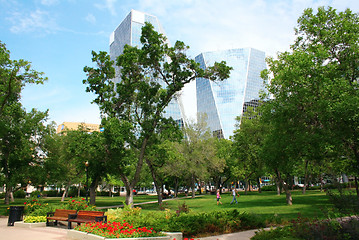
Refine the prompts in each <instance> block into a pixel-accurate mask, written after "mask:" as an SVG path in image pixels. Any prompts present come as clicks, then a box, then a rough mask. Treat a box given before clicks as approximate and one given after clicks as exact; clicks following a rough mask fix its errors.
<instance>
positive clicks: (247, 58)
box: [196, 48, 266, 139]
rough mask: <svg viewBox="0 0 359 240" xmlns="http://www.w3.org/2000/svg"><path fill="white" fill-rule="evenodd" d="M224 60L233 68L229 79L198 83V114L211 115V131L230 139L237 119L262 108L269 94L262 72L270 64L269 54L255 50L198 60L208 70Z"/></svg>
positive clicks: (211, 54)
mask: <svg viewBox="0 0 359 240" xmlns="http://www.w3.org/2000/svg"><path fill="white" fill-rule="evenodd" d="M223 60H224V61H226V62H227V65H228V66H231V67H233V70H232V71H231V74H230V78H229V79H226V80H225V81H223V82H211V81H209V80H208V79H203V78H198V79H196V93H197V113H206V114H207V117H208V119H207V124H208V127H209V128H210V129H211V131H212V132H213V134H214V135H215V136H217V137H219V138H226V139H228V138H229V137H230V136H232V135H233V131H234V130H235V124H236V120H235V118H236V117H237V116H240V115H242V114H243V112H244V111H246V109H247V107H248V106H252V107H257V106H258V100H259V93H260V90H263V91H264V90H265V88H264V84H263V80H262V79H261V78H260V72H261V71H262V70H263V69H265V68H266V63H265V53H264V52H262V51H259V50H256V49H253V48H243V49H230V50H224V51H216V52H206V53H201V54H200V55H198V56H197V57H196V61H197V62H198V63H200V64H201V67H202V68H204V69H205V68H207V67H208V66H211V65H213V64H214V62H220V61H223Z"/></svg>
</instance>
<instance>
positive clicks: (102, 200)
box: [0, 191, 332, 221]
mask: <svg viewBox="0 0 359 240" xmlns="http://www.w3.org/2000/svg"><path fill="white" fill-rule="evenodd" d="M239 194H240V197H237V200H238V204H232V205H230V202H231V200H232V196H231V195H230V193H223V194H222V195H221V196H222V199H221V202H222V203H223V204H222V205H219V206H217V202H216V196H215V195H196V198H195V199H192V198H179V199H173V200H165V201H164V202H163V205H162V207H163V208H167V209H171V210H173V211H176V210H177V209H178V207H179V205H182V204H183V203H185V205H187V206H188V207H189V209H190V211H193V212H209V211H215V210H219V211H220V210H230V209H238V210H239V211H240V212H247V213H255V214H257V215H260V216H262V217H264V218H267V219H272V218H273V217H276V218H280V219H282V220H284V221H288V220H291V219H295V218H297V217H298V214H299V213H300V214H301V216H302V217H308V218H315V217H318V218H324V217H326V216H325V215H324V211H323V210H325V209H326V208H330V207H331V206H332V205H331V204H330V203H329V200H328V197H327V196H326V194H325V193H323V192H319V191H307V193H306V194H305V195H303V194H302V193H301V192H300V191H293V192H292V197H293V205H292V206H288V205H287V204H286V200H285V194H282V195H280V196H278V195H277V194H276V193H275V192H263V193H257V192H249V193H248V194H247V195H244V193H243V192H239ZM68 199H70V198H67V199H66V200H68ZM60 200H61V198H60V197H48V198H43V201H44V202H46V203H49V204H53V205H57V206H61V204H62V203H61V202H60ZM25 201H26V199H16V200H15V202H14V203H12V204H11V205H17V206H19V205H20V206H21V205H23V204H24V202H25ZM124 201H125V197H124V196H121V197H119V196H116V197H102V196H100V197H96V206H97V207H105V206H118V205H122V204H123V202H124ZM153 201H157V196H155V195H137V196H134V203H135V204H136V203H143V202H153ZM8 207H9V206H8V205H5V204H3V201H2V202H1V203H0V215H6V212H7V208H8ZM139 207H141V208H142V211H143V212H148V211H159V210H160V207H159V206H158V204H157V202H156V203H149V204H142V205H139Z"/></svg>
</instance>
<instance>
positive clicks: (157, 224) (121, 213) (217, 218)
mask: <svg viewBox="0 0 359 240" xmlns="http://www.w3.org/2000/svg"><path fill="white" fill-rule="evenodd" d="M179 209H181V213H180V214H178V213H177V212H175V211H170V210H169V209H166V210H165V211H158V212H149V213H143V212H142V211H141V208H138V207H137V208H132V209H131V208H129V207H127V206H126V207H125V208H123V209H122V208H118V209H109V210H108V211H107V213H106V215H107V218H108V220H109V221H124V220H126V221H127V222H129V223H131V224H132V225H133V227H134V228H136V227H141V226H147V227H149V228H153V229H154V230H155V231H167V232H175V231H181V232H182V233H183V234H184V236H186V237H189V236H193V235H198V234H207V233H229V232H236V231H240V230H246V229H253V228H261V227H265V221H264V220H263V219H261V218H259V217H258V216H257V215H254V214H249V213H240V212H239V211H238V210H236V209H235V210H228V211H214V212H209V213H194V212H190V211H188V207H187V206H186V205H180V206H179ZM177 211H178V210H177Z"/></svg>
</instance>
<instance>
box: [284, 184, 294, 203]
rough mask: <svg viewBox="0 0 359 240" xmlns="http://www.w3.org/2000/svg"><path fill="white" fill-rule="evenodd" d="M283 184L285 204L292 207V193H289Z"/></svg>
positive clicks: (286, 185)
mask: <svg viewBox="0 0 359 240" xmlns="http://www.w3.org/2000/svg"><path fill="white" fill-rule="evenodd" d="M282 183H283V188H284V191H285V196H286V200H287V204H288V205H292V204H293V201H292V193H291V192H290V190H289V186H288V184H287V183H284V182H283V181H282Z"/></svg>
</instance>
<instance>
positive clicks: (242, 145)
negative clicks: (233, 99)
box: [232, 108, 266, 194]
mask: <svg viewBox="0 0 359 240" xmlns="http://www.w3.org/2000/svg"><path fill="white" fill-rule="evenodd" d="M260 117H261V116H260V114H259V113H258V112H256V111H254V109H253V108H248V110H247V111H246V112H245V113H243V115H242V116H240V117H237V119H236V120H237V129H236V130H235V131H234V134H233V137H232V141H233V156H234V157H235V158H236V160H237V161H236V164H235V166H233V172H234V175H236V177H237V179H244V182H245V194H247V190H248V189H249V190H250V185H251V184H250V180H251V179H253V180H255V181H256V183H257V184H259V187H260V183H259V178H260V177H261V176H263V174H264V163H263V160H262V158H261V150H262V144H263V139H264V136H265V133H266V128H265V125H264V124H262V122H261V120H260Z"/></svg>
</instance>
